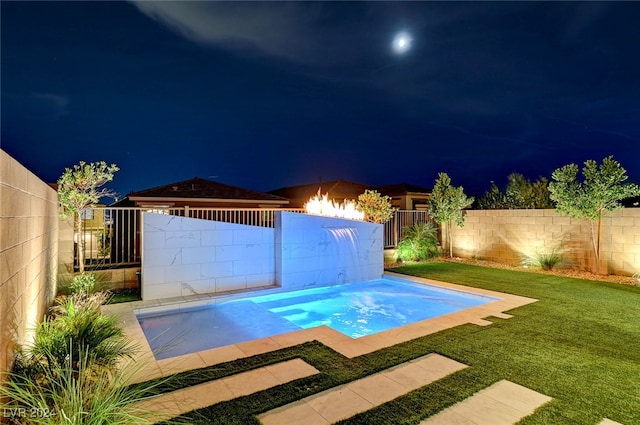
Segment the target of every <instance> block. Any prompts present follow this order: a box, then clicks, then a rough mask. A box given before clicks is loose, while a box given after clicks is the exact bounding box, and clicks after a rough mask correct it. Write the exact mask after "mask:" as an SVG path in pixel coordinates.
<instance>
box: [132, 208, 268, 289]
mask: <svg viewBox="0 0 640 425" xmlns="http://www.w3.org/2000/svg"><path fill="white" fill-rule="evenodd" d="M143 229H144V232H143V241H142V299H144V300H153V299H161V298H171V297H179V296H186V295H195V294H206V293H215V292H224V291H231V290H240V289H249V288H255V287H259V286H266V285H273V284H274V273H275V262H274V252H273V250H274V229H270V228H265V227H257V226H245V225H242V224H233V223H224V222H220V221H209V220H198V219H194V218H187V217H176V216H169V215H163V214H154V213H145V214H144V216H143Z"/></svg>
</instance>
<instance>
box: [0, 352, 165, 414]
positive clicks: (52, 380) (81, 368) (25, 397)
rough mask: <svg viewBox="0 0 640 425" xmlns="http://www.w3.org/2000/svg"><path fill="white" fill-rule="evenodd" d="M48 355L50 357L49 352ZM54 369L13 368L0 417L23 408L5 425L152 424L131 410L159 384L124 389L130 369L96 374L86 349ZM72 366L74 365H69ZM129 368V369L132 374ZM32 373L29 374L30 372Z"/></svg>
mask: <svg viewBox="0 0 640 425" xmlns="http://www.w3.org/2000/svg"><path fill="white" fill-rule="evenodd" d="M50 354H51V355H53V354H52V353H50ZM79 356H80V357H79V358H78V359H75V358H71V357H69V360H68V361H67V362H66V363H65V364H63V365H60V366H59V367H54V368H42V369H40V370H39V371H38V373H37V375H33V373H31V374H29V373H25V370H24V369H20V368H16V369H14V371H13V372H12V373H11V374H9V379H8V381H7V382H6V385H5V386H3V387H2V388H0V398H5V400H9V402H8V403H6V404H2V407H3V408H4V409H5V412H7V411H11V410H10V409H12V408H15V409H18V408H20V407H24V406H28V407H27V409H26V411H25V412H23V414H22V416H23V417H21V418H18V417H16V418H14V420H13V421H12V422H10V423H16V424H27V423H28V424H35V425H39V424H43V425H44V424H48V425H58V424H60V425H62V424H65V425H76V424H77V425H81V424H82V425H98V424H100V425H112V424H113V425H115V424H125V423H131V424H140V423H152V422H153V421H152V420H151V419H153V418H152V413H150V412H145V411H143V410H141V409H140V408H138V407H137V406H136V404H135V403H136V402H138V401H141V400H143V399H145V398H146V397H148V396H149V395H151V394H152V392H153V389H154V387H157V386H158V385H160V382H155V383H154V382H147V383H142V384H138V385H127V383H128V382H127V379H128V377H129V376H131V375H132V374H133V373H135V372H136V371H135V367H136V366H133V365H130V366H128V368H126V369H124V370H120V371H115V373H113V374H111V373H109V372H107V371H104V370H100V369H96V368H95V367H94V366H95V359H93V354H91V353H90V350H89V349H87V348H83V349H81V350H80V352H79ZM72 365H75V366H72ZM131 368H134V369H133V370H132V369H131ZM31 371H32V372H33V370H31Z"/></svg>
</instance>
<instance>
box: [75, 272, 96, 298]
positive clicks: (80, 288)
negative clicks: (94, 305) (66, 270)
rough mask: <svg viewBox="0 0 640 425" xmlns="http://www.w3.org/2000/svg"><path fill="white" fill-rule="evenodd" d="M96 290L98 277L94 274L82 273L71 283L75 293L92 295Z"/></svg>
mask: <svg viewBox="0 0 640 425" xmlns="http://www.w3.org/2000/svg"><path fill="white" fill-rule="evenodd" d="M95 288H96V275H95V274H93V273H82V274H79V275H76V276H74V278H73V281H72V282H71V291H72V292H73V293H85V294H92V293H94V292H95Z"/></svg>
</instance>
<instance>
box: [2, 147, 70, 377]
mask: <svg viewBox="0 0 640 425" xmlns="http://www.w3.org/2000/svg"><path fill="white" fill-rule="evenodd" d="M58 223H59V221H58V195H57V193H56V191H55V190H53V189H52V188H51V187H50V186H49V185H47V184H46V183H45V182H43V181H42V180H40V179H39V178H38V177H36V176H35V175H34V174H32V173H31V172H30V171H29V170H27V169H26V168H25V167H24V166H22V165H21V164H20V163H18V162H17V161H16V160H15V159H13V158H12V157H11V156H9V154H7V153H6V152H4V151H2V150H0V372H5V371H7V370H8V369H9V368H10V367H11V363H12V361H13V349H14V344H15V343H18V344H28V343H30V342H31V337H32V332H31V331H32V330H33V328H34V326H35V325H36V323H37V322H38V321H40V320H41V319H42V317H43V316H44V314H45V312H46V309H47V307H48V306H49V304H50V303H51V301H52V300H53V297H54V296H55V291H56V276H57V271H58V226H59V224H58ZM0 376H1V375H0ZM2 379H3V378H2V377H0V380H2Z"/></svg>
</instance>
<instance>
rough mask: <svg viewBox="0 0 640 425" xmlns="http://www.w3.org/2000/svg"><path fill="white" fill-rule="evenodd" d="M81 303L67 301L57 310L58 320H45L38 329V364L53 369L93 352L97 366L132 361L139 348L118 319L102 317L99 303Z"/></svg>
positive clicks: (35, 348) (73, 299) (34, 349)
mask: <svg viewBox="0 0 640 425" xmlns="http://www.w3.org/2000/svg"><path fill="white" fill-rule="evenodd" d="M78 299H80V298H79V297H77V296H72V297H69V298H66V300H65V302H64V303H63V304H61V305H59V306H58V307H56V309H55V311H56V314H57V316H56V317H55V320H51V319H49V320H46V319H45V320H44V321H43V322H42V323H40V324H39V325H38V326H37V328H36V337H35V342H34V344H33V347H32V348H31V355H32V357H33V358H34V360H37V361H38V362H40V361H44V362H45V363H46V365H47V366H48V367H49V368H52V367H56V366H62V365H64V364H65V362H67V361H68V359H69V358H73V359H76V361H78V359H80V358H81V356H80V353H81V352H82V351H83V350H89V351H90V352H91V353H92V357H91V360H92V361H93V362H94V363H95V364H96V365H98V366H102V367H107V368H112V367H113V366H114V365H115V364H116V362H117V361H118V360H119V359H121V358H122V357H131V356H132V355H133V353H134V351H135V347H133V346H131V345H130V344H129V342H128V340H127V338H126V336H125V334H124V330H123V329H122V328H121V327H120V326H119V325H118V319H117V317H115V316H106V315H103V314H101V312H100V307H99V304H98V305H96V304H97V301H96V302H86V301H85V304H84V305H83V304H82V303H81V302H78ZM76 303H77V304H76ZM72 366H74V365H72Z"/></svg>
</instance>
